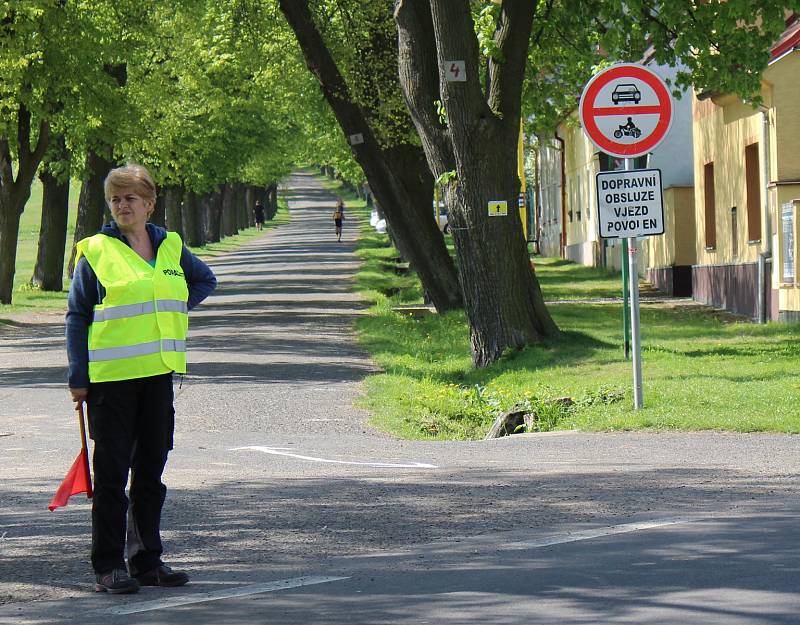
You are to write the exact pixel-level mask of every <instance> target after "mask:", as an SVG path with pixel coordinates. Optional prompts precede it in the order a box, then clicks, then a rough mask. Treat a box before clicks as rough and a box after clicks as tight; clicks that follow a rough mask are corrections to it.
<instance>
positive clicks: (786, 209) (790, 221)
mask: <svg viewBox="0 0 800 625" xmlns="http://www.w3.org/2000/svg"><path fill="white" fill-rule="evenodd" d="M781 230H782V231H783V245H782V248H783V249H782V250H781V251H782V252H783V258H782V260H783V270H782V272H781V273H782V277H781V282H783V283H785V284H791V283H792V282H794V277H795V268H794V202H787V203H786V204H784V205H783V206H782V207H781Z"/></svg>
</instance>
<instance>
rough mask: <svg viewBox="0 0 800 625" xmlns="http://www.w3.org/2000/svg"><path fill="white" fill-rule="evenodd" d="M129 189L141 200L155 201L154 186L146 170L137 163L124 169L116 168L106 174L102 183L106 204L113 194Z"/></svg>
mask: <svg viewBox="0 0 800 625" xmlns="http://www.w3.org/2000/svg"><path fill="white" fill-rule="evenodd" d="M123 189H130V190H132V191H133V192H134V193H136V195H138V196H140V197H141V198H142V199H143V200H147V201H150V202H153V203H154V204H155V201H156V184H155V182H153V178H152V176H151V175H150V172H149V171H147V168H145V167H143V166H142V165H138V164H137V163H128V164H127V165H125V166H124V167H117V168H116V169H112V170H111V171H110V172H108V176H106V180H105V182H104V183H103V192H104V193H105V196H106V202H108V201H109V200H110V199H111V196H112V195H113V194H114V192H119V191H121V190H123Z"/></svg>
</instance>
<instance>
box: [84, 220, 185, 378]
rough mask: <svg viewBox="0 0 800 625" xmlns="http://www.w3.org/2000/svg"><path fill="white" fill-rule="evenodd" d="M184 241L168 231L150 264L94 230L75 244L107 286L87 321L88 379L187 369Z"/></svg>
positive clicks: (154, 373)
mask: <svg viewBox="0 0 800 625" xmlns="http://www.w3.org/2000/svg"><path fill="white" fill-rule="evenodd" d="M182 251H183V242H182V241H181V238H180V236H178V235H177V234H176V233H174V232H168V233H167V237H166V239H164V241H162V242H161V245H159V247H158V250H157V253H156V262H155V266H152V265H150V264H149V263H148V262H147V261H145V260H144V259H143V258H142V257H141V256H139V254H137V253H136V252H135V251H134V250H132V249H131V248H130V247H129V246H128V245H126V244H125V242H124V241H122V240H120V239H116V238H114V237H109V236H106V235H104V234H96V235H94V236H92V237H89V238H87V239H83V240H82V241H80V242H79V243H78V245H77V255H76V262H77V259H79V258H80V256H85V257H86V260H87V261H88V263H89V265H91V267H92V270H93V271H94V273H95V275H96V276H97V279H98V281H99V282H100V284H101V285H102V286H103V288H104V289H105V296H104V297H103V301H102V302H101V303H100V304H98V305H97V306H95V307H94V317H93V320H92V323H91V324H90V325H89V344H88V351H89V381H90V382H111V381H116V380H131V379H137V378H143V377H150V376H154V375H161V374H163V373H169V372H171V371H176V372H178V373H184V372H185V371H186V332H187V329H188V325H189V316H188V305H187V301H188V299H189V289H188V286H187V284H186V279H185V277H184V275H183V270H182V269H181V266H180V260H181V253H182Z"/></svg>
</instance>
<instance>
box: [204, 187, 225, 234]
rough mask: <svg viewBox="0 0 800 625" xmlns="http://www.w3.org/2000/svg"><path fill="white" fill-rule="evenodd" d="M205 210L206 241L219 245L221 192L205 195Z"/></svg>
mask: <svg viewBox="0 0 800 625" xmlns="http://www.w3.org/2000/svg"><path fill="white" fill-rule="evenodd" d="M203 209H204V210H205V214H206V219H205V224H206V241H207V242H208V243H217V242H219V240H220V239H221V225H222V224H221V220H222V194H221V193H220V192H219V191H212V192H210V193H206V194H204V195H203Z"/></svg>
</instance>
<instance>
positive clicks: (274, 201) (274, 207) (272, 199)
mask: <svg viewBox="0 0 800 625" xmlns="http://www.w3.org/2000/svg"><path fill="white" fill-rule="evenodd" d="M265 191H266V192H265V194H264V195H265V197H264V199H262V200H261V203H262V204H263V205H264V208H265V209H266V210H265V217H266V218H267V220H271V219H274V218H275V215H277V214H278V183H277V182H273V183H272V184H271V185H269V186H268V187H267V188H266V190H265Z"/></svg>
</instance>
